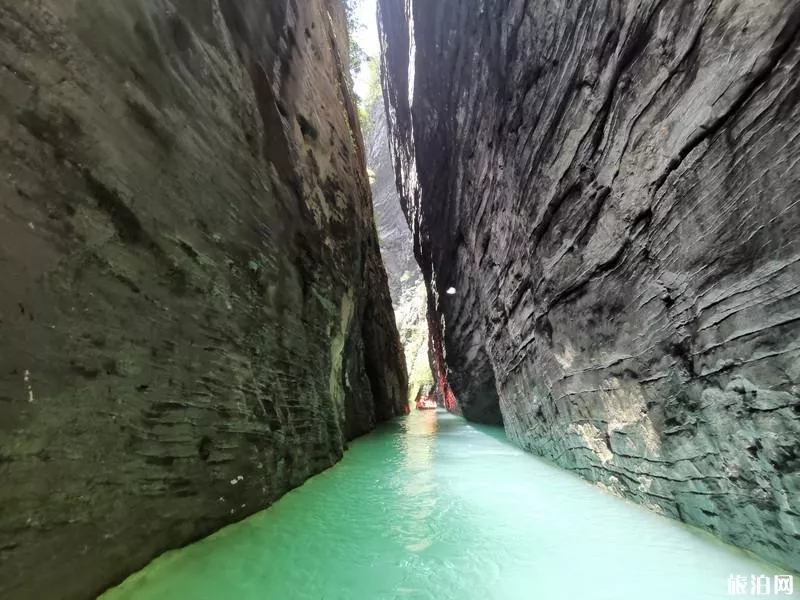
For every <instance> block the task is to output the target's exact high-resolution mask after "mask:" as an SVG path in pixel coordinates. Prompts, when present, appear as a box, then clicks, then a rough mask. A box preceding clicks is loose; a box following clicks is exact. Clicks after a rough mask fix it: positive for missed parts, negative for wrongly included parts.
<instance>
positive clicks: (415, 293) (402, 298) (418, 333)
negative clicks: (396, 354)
mask: <svg viewBox="0 0 800 600" xmlns="http://www.w3.org/2000/svg"><path fill="white" fill-rule="evenodd" d="M367 116H368V127H367V130H368V134H367V135H366V140H365V142H366V150H367V167H368V169H369V175H370V178H371V180H372V181H371V189H372V201H373V206H374V209H375V222H376V225H377V228H378V241H379V244H380V248H381V255H382V256H383V260H384V264H385V265H386V275H387V277H388V280H389V292H390V293H391V296H392V306H393V308H394V315H395V322H396V323H397V330H398V332H399V334H400V341H401V343H402V345H403V350H404V354H405V359H406V370H407V371H408V379H409V386H408V397H409V399H410V400H411V401H413V400H415V399H416V397H417V394H418V392H419V390H420V388H423V387H427V386H429V385H430V384H431V383H433V379H432V376H431V369H430V366H429V360H428V321H427V305H428V303H427V294H426V288H425V280H424V279H423V277H422V272H421V271H420V269H419V265H417V261H416V259H415V258H414V248H413V240H412V237H411V230H410V229H409V226H408V223H407V221H406V217H405V214H404V212H403V209H402V208H401V206H400V195H399V194H398V192H397V186H396V178H395V174H394V168H393V159H392V153H391V150H390V145H389V134H388V127H387V122H386V111H385V109H384V102H383V98H382V97H378V98H376V99H375V100H373V101H372V102H371V103H370V104H369V106H368V107H367Z"/></svg>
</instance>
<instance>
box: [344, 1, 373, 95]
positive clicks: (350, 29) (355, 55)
mask: <svg viewBox="0 0 800 600" xmlns="http://www.w3.org/2000/svg"><path fill="white" fill-rule="evenodd" d="M342 4H344V14H345V18H346V19H347V38H348V43H347V46H348V52H349V54H350V83H351V87H352V83H353V81H352V80H353V74H354V73H358V72H359V71H361V66H362V64H363V63H364V62H365V61H366V60H367V54H366V52H364V50H363V49H362V48H361V46H359V45H358V40H356V33H357V32H358V31H360V30H361V29H363V28H364V25H363V24H362V23H361V22H360V21H359V20H358V15H357V14H356V13H357V12H358V7H359V5H360V4H361V0H342Z"/></svg>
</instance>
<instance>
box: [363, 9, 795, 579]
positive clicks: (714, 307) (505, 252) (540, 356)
mask: <svg viewBox="0 0 800 600" xmlns="http://www.w3.org/2000/svg"><path fill="white" fill-rule="evenodd" d="M379 4H380V10H379V12H380V17H379V18H380V22H381V38H382V48H383V56H382V61H383V68H384V79H385V86H384V87H385V98H386V102H387V107H388V109H389V110H388V113H389V120H390V129H391V138H392V145H393V153H394V156H395V165H396V169H397V171H398V184H399V188H400V191H401V194H402V201H403V203H404V208H405V210H406V212H407V214H408V216H409V219H410V220H411V222H412V226H413V230H414V241H415V252H416V256H417V258H418V260H419V262H420V264H421V266H422V270H423V273H424V275H425V279H426V282H427V285H428V288H429V304H430V311H431V314H430V319H431V323H432V332H433V334H434V338H435V339H434V346H435V348H437V349H438V355H437V354H436V353H434V363H437V362H438V363H439V365H435V366H436V368H438V369H439V370H440V372H441V373H442V374H443V375H444V377H445V382H444V383H445V384H446V385H448V386H451V387H452V390H453V392H454V396H455V401H456V402H457V404H458V409H460V410H461V412H463V414H464V415H465V416H466V417H467V418H471V419H475V420H482V421H491V420H497V419H498V418H499V416H500V414H499V413H501V414H502V420H503V422H504V424H505V428H506V431H507V433H508V435H509V437H510V438H511V439H512V440H514V441H515V442H516V443H518V444H520V445H521V446H522V447H524V448H526V449H528V450H530V451H532V452H534V453H536V454H539V455H542V456H545V457H547V458H549V459H551V460H553V461H554V462H556V463H557V464H559V465H561V466H562V467H565V468H567V469H571V470H574V471H576V472H577V473H579V474H580V475H582V476H583V477H585V478H587V479H589V480H590V481H593V482H596V483H598V484H599V485H602V486H605V487H607V488H609V489H611V490H613V491H615V492H617V493H619V494H621V495H623V496H625V497H628V498H632V499H634V500H636V501H637V502H640V503H641V504H644V505H645V506H648V507H651V508H653V509H654V510H658V511H661V512H663V513H664V514H667V515H670V516H672V517H675V518H677V519H680V520H683V521H685V522H687V523H691V524H693V525H696V526H699V527H701V528H703V529H706V530H708V531H711V532H713V533H714V534H716V535H718V536H719V537H721V538H723V539H724V540H726V541H729V542H732V543H734V544H737V545H739V546H742V547H744V548H747V549H749V550H752V551H754V552H756V553H758V554H760V555H761V556H763V557H765V558H767V559H769V560H772V561H775V562H777V563H780V564H782V565H784V566H786V567H790V568H793V569H795V570H800V508H799V507H800V454H798V452H799V450H798V448H800V343H798V340H799V339H800V320H798V319H799V318H800V204H798V198H800V162H798V161H800V7H799V6H798V5H797V3H795V2H791V1H790V0H776V1H773V2H744V1H736V0H731V1H726V2H720V1H714V0H703V1H700V2H689V1H684V0H679V1H676V2H658V1H637V0H626V1H623V2H616V3H608V2H602V1H599V0H593V1H578V0H566V1H557V2H556V1H553V2H527V1H525V0H514V1H511V2H496V1H493V0H489V1H486V2H481V3H478V4H477V5H475V4H469V3H462V2H458V1H457V0H442V1H441V2H435V3H433V2H422V1H409V2H404V1H403V0H380V3H379ZM409 73H411V74H412V76H411V77H410V76H409ZM449 288H453V289H454V293H453V294H452V295H449V294H447V293H446V290H448V289H449Z"/></svg>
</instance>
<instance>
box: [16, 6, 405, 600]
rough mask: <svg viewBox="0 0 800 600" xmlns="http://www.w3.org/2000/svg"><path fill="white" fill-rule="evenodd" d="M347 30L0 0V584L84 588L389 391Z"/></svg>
mask: <svg viewBox="0 0 800 600" xmlns="http://www.w3.org/2000/svg"><path fill="white" fill-rule="evenodd" d="M346 35H347V34H346V31H345V25H344V16H343V13H342V8H341V6H340V3H339V2H325V1H323V0H313V1H311V2H300V3H294V2H292V3H289V2H263V1H261V0H228V1H226V2H217V1H216V0H191V1H189V0H173V1H167V0H164V1H160V0H159V1H147V2H146V1H144V0H124V1H119V2H106V1H102V0H83V1H80V2H73V1H64V0H43V1H41V2H20V1H18V0H0V56H2V60H0V132H2V134H1V135H0V164H1V165H2V171H3V173H2V177H0V199H2V202H0V274H2V276H1V277H0V366H2V370H0V478H1V479H2V486H0V597H2V598H9V599H22V598H31V599H33V598H36V599H41V598H88V597H93V596H94V595H95V594H96V593H97V592H99V591H101V590H102V589H103V588H104V587H106V586H108V585H110V584H112V583H115V582H117V581H119V580H120V579H121V578H122V577H123V576H125V575H127V574H128V573H130V572H131V571H133V570H135V569H137V568H139V567H141V566H143V565H144V564H145V563H146V562H147V561H148V560H149V559H151V558H152V557H153V556H155V555H156V554H158V553H160V552H162V551H164V550H166V549H168V548H170V547H175V546H179V545H182V544H185V543H188V542H190V541H192V540H194V539H197V538H199V537H201V536H204V535H206V534H208V533H210V532H212V531H214V530H215V529H217V528H219V527H220V526H222V525H225V524H227V523H229V522H231V521H235V520H238V519H241V518H243V517H244V516H246V515H248V514H250V513H253V512H254V511H257V510H259V509H261V508H263V507H265V506H266V505H268V504H270V503H271V502H273V501H274V500H275V499H276V498H278V497H279V496H280V495H281V494H283V493H284V492H286V491H287V490H288V489H291V488H292V487H294V486H297V485H299V484H300V483H302V482H303V481H304V480H305V479H306V478H307V477H309V476H311V475H313V474H315V473H317V472H319V471H320V470H322V469H325V468H326V467H328V466H330V465H331V464H333V463H334V462H335V461H337V460H338V459H339V458H340V457H341V456H342V453H343V449H344V447H345V445H346V442H347V440H349V439H351V438H353V437H355V436H357V435H359V434H361V433H364V432H366V431H368V430H370V429H371V428H372V427H373V426H374V425H375V424H376V422H377V421H380V420H382V419H386V418H389V417H391V416H393V415H394V414H396V413H398V412H400V411H402V410H403V409H404V408H405V397H406V373H405V366H404V364H403V358H402V351H401V348H400V345H399V341H398V336H397V331H396V328H395V325H394V319H393V313H392V307H391V301H390V296H389V290H388V286H387V280H386V275H385V272H384V269H383V266H382V264H381V262H380V255H379V252H378V243H377V234H376V231H375V226H374V223H373V215H372V209H371V205H370V197H369V186H368V181H367V176H366V172H365V166H364V151H363V143H362V139H361V133H360V131H359V127H358V124H357V121H356V117H355V114H356V113H355V109H354V106H353V101H352V98H351V96H350V94H349V92H348V88H347V84H346V76H345V73H346V72H347V68H348V67H347V65H346V63H343V62H342V61H343V60H345V61H346V57H347V48H346Z"/></svg>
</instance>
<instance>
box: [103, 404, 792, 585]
mask: <svg viewBox="0 0 800 600" xmlns="http://www.w3.org/2000/svg"><path fill="white" fill-rule="evenodd" d="M762 573H765V574H772V573H775V571H774V570H773V569H772V568H771V567H769V566H767V565H764V564H762V563H759V562H757V561H755V560H753V559H752V558H750V557H749V556H747V555H745V554H744V553H741V552H738V551H736V550H734V549H732V548H730V547H728V546H725V545H723V544H720V543H718V542H715V541H713V540H711V539H709V538H708V537H707V536H702V535H700V534H697V533H695V532H693V531H690V530H689V529H687V528H684V527H682V526H680V525H679V524H677V523H675V522H673V521H671V520H669V519H665V518H663V517H659V516H657V515H655V514H652V513H650V512H648V511H646V510H644V509H642V508H640V507H638V506H635V505H633V504H631V503H628V502H625V501H623V500H620V499H618V498H616V497H614V496H611V495H609V494H607V493H604V492H602V491H600V490H599V489H597V488H595V487H593V486H591V485H589V484H588V483H586V482H584V481H582V480H580V479H578V478H577V477H575V476H573V475H571V474H569V473H565V472H563V471H560V470H558V469H556V468H554V467H552V466H550V465H549V464H548V463H546V462H544V461H542V460H539V459H537V458H535V457H532V456H530V455H528V454H526V453H524V452H522V451H521V450H519V449H517V448H516V447H514V446H512V445H511V444H509V443H508V442H507V441H505V438H504V437H503V434H502V430H498V429H492V428H485V427H476V426H473V425H470V424H467V423H466V422H465V421H463V420H462V419H459V418H457V417H454V416H452V415H449V414H447V413H444V412H441V411H425V412H414V413H412V414H411V415H410V416H409V417H406V418H404V419H400V420H398V421H396V422H394V423H392V424H390V425H387V426H385V427H384V428H382V429H381V430H379V431H378V432H377V433H374V434H372V435H369V436H366V437H364V438H361V439H360V440H357V441H356V442H354V443H353V444H352V445H351V449H350V450H349V451H348V452H347V454H346V455H345V458H344V460H342V462H341V463H340V464H339V465H337V466H336V467H334V468H332V469H330V470H329V471H327V472H325V473H323V474H321V475H318V476H317V477H315V478H313V479H311V480H310V481H308V482H307V483H306V484H305V485H303V486H302V487H300V488H298V489H296V490H294V491H292V492H290V493H289V494H287V495H286V496H284V497H283V498H282V499H281V500H280V501H279V502H277V503H276V504H275V505H274V506H272V507H271V508H269V509H268V510H265V511H263V512H261V513H259V514H257V515H255V516H253V517H251V518H249V519H248V520H246V521H243V522H241V523H238V524H236V525H232V526H230V527H228V528H226V529H224V530H222V531H221V532H219V533H217V534H215V535H213V536H211V537H209V538H207V539H205V540H203V541H201V542H198V543H196V544H194V545H192V546H189V547H187V548H184V549H182V550H178V551H174V552H170V553H167V554H166V555H164V556H162V557H161V558H159V559H157V560H156V561H154V562H153V563H152V564H151V565H150V566H148V567H147V568H146V569H144V570H143V571H141V572H139V573H137V574H135V575H133V576H131V577H130V578H128V580H126V581H125V582H124V583H123V584H122V585H121V586H119V587H117V588H115V589H113V590H111V591H109V592H107V593H106V594H105V595H104V596H103V599H104V600H123V599H124V600H134V599H135V600H142V599H147V600H162V599H163V600H166V599H169V600H178V599H184V598H185V599H187V600H239V599H241V600H255V599H258V600H273V599H274V600H292V599H309V600H317V599H319V600H322V599H324V600H362V599H363V600H373V599H375V600H383V599H386V600H393V599H414V600H417V599H420V600H422V599H429V598H430V599H434V598H435V599H437V600H443V599H453V600H471V599H475V600H486V599H495V598H496V599H502V600H515V599H525V600H529V599H541V600H552V599H564V600H578V599H583V598H587V599H588V598H591V599H592V600H605V599H609V600H612V599H613V600H626V599H637V600H638V599H648V600H660V599H664V600H666V599H669V600H683V599H693V598H698V599H700V598H729V597H730V596H729V594H728V578H729V576H730V575H732V574H734V575H735V574H739V575H746V576H747V577H748V579H749V578H750V575H751V574H762ZM795 583H798V582H795ZM784 597H785V596H784Z"/></svg>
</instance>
